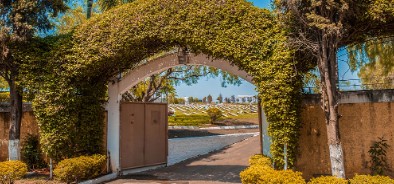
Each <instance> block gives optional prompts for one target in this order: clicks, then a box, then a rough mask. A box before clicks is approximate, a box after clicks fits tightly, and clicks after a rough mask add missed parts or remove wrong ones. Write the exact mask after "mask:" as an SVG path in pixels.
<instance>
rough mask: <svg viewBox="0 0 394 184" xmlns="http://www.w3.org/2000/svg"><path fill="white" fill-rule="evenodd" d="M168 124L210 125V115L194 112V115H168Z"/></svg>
mask: <svg viewBox="0 0 394 184" xmlns="http://www.w3.org/2000/svg"><path fill="white" fill-rule="evenodd" d="M168 125H170V126H202V125H209V117H208V115H203V114H193V115H189V116H187V115H180V114H178V115H177V114H175V116H170V117H168Z"/></svg>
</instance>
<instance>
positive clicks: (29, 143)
mask: <svg viewBox="0 0 394 184" xmlns="http://www.w3.org/2000/svg"><path fill="white" fill-rule="evenodd" d="M39 141H40V140H39V137H38V136H36V135H32V134H28V135H27V137H26V138H25V139H24V140H23V143H22V150H21V155H22V160H23V161H24V162H26V164H27V165H28V167H29V168H30V169H37V168H44V167H46V163H45V161H44V159H43V158H42V156H43V155H42V152H41V147H40V142H39Z"/></svg>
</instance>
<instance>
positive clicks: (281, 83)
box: [26, 0, 304, 168]
mask: <svg viewBox="0 0 394 184" xmlns="http://www.w3.org/2000/svg"><path fill="white" fill-rule="evenodd" d="M48 39H49V40H51V39H52V40H55V41H52V42H50V44H46V45H47V46H46V47H49V49H48V50H50V51H49V52H44V54H43V56H40V57H41V59H38V63H40V62H43V63H44V64H42V66H44V67H45V70H46V71H47V72H44V74H42V75H40V77H37V76H30V77H27V78H28V79H27V80H26V81H33V82H31V84H32V86H34V84H35V82H37V80H38V81H40V86H38V87H35V88H34V89H35V90H36V91H37V95H36V96H35V99H34V104H33V105H34V109H35V111H36V115H37V117H38V119H39V122H40V130H41V135H42V137H41V142H42V143H43V145H44V147H45V149H44V151H45V152H46V153H48V154H50V155H51V156H53V157H56V158H62V157H70V156H74V155H75V154H79V153H90V152H97V151H99V150H95V149H93V148H94V147H95V146H98V145H99V140H100V137H99V135H102V134H100V133H101V132H102V127H101V126H102V119H101V118H102V106H101V105H102V104H103V102H104V100H105V91H106V90H105V89H106V83H107V82H108V81H110V80H111V78H112V77H113V76H115V75H116V74H117V73H119V72H122V71H123V70H126V69H130V68H132V66H133V65H135V64H136V63H138V62H140V61H141V60H143V59H144V58H148V57H150V56H152V55H154V54H155V53H158V52H160V51H165V50H169V49H170V48H173V47H174V46H181V47H188V48H189V49H190V50H191V51H192V52H193V53H204V54H207V55H209V56H211V57H212V58H222V59H225V60H228V61H230V62H231V63H232V64H234V65H237V66H238V67H239V68H240V69H242V70H245V71H246V72H248V73H249V74H250V75H251V76H253V77H254V79H253V80H254V82H255V85H256V87H257V90H258V92H259V97H260V98H261V100H262V104H263V108H264V111H265V113H266V114H267V117H268V121H269V122H270V127H269V134H270V136H272V140H273V142H272V147H271V152H272V156H273V161H274V163H275V166H276V167H278V168H281V167H283V164H284V161H283V145H284V144H287V145H288V158H289V164H290V166H291V165H292V164H293V163H294V159H295V154H296V150H297V141H298V131H299V130H298V129H299V127H300V122H299V119H298V118H299V108H298V105H299V99H300V93H301V74H302V71H304V69H302V68H297V67H299V63H298V62H297V60H295V59H294V57H293V55H294V52H293V51H292V50H290V49H289V48H288V47H287V46H286V45H285V43H286V41H287V37H286V30H284V29H283V28H282V27H281V25H280V24H279V23H278V22H277V19H276V17H275V15H274V14H273V13H271V12H270V11H268V10H264V9H260V8H257V7H255V6H253V5H252V4H251V3H249V2H246V1H244V0H224V1H201V0H137V1H135V2H133V3H128V4H125V5H122V6H119V7H118V8H114V9H111V10H109V11H107V12H105V13H103V14H102V15H99V16H95V17H93V18H91V19H90V20H88V21H86V22H85V23H84V24H82V25H80V26H79V27H77V28H76V29H75V30H74V32H72V33H70V34H69V35H65V36H60V38H59V37H57V38H48ZM47 42H49V41H47ZM44 45H45V44H44ZM26 76H29V75H28V74H27V75H26ZM30 78H33V79H35V82H34V80H30ZM100 114H101V115H100ZM95 127H100V128H95ZM92 135H94V136H96V135H97V137H94V138H92V140H91V137H90V136H92ZM80 139H86V142H80ZM74 149H76V150H77V151H76V152H75V151H73V150H74Z"/></svg>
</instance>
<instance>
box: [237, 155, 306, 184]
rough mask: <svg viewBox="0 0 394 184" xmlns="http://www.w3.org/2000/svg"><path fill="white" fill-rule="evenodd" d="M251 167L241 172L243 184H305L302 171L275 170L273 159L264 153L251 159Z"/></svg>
mask: <svg viewBox="0 0 394 184" xmlns="http://www.w3.org/2000/svg"><path fill="white" fill-rule="evenodd" d="M249 163H250V167H248V168H247V169H245V170H244V171H242V172H241V173H240V176H241V181H242V183H243V184H280V183H283V184H293V183H294V184H304V183H306V182H305V180H304V179H303V178H302V173H301V172H295V171H292V170H286V171H285V170H274V169H273V168H272V167H271V160H270V158H268V157H265V156H263V155H254V156H252V157H251V158H250V159H249Z"/></svg>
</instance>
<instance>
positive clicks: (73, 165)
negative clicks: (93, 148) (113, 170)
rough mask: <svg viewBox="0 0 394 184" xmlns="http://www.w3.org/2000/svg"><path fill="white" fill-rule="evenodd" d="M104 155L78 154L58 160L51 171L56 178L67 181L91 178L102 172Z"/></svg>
mask: <svg viewBox="0 0 394 184" xmlns="http://www.w3.org/2000/svg"><path fill="white" fill-rule="evenodd" d="M105 163H106V156H104V155H93V156H80V157H75V158H70V159H65V160H62V161H61V162H59V164H58V165H57V166H56V168H55V170H54V171H53V172H54V174H55V176H56V178H57V179H59V180H61V181H65V182H67V183H71V182H74V181H75V182H78V181H81V180H85V179H91V178H94V177H97V176H99V175H100V174H102V173H103V166H104V164H105Z"/></svg>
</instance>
